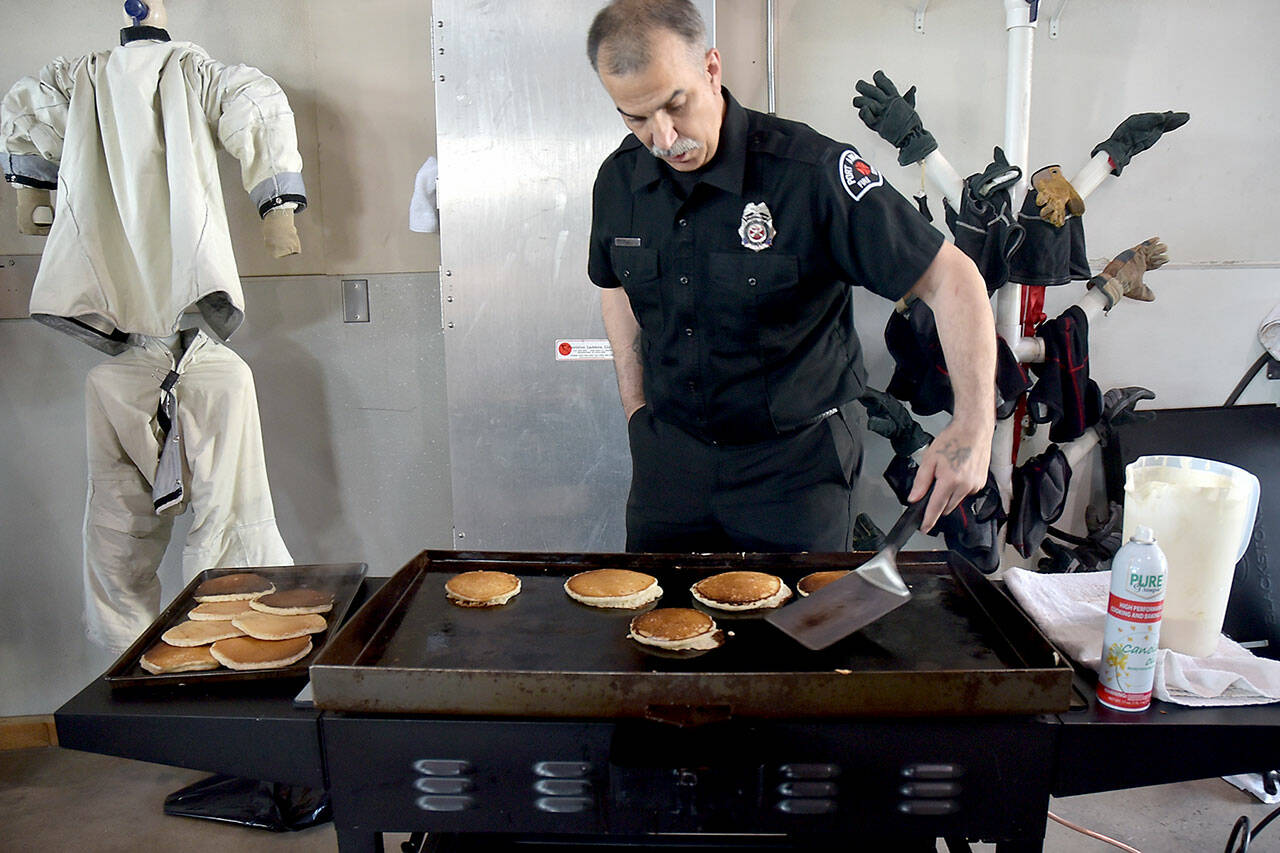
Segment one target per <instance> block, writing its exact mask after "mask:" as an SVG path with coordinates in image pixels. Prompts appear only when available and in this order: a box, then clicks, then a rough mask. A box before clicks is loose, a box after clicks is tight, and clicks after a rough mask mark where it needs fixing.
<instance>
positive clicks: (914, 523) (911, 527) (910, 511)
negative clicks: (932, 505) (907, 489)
mask: <svg viewBox="0 0 1280 853" xmlns="http://www.w3.org/2000/svg"><path fill="white" fill-rule="evenodd" d="M932 494H933V486H930V487H929V491H927V492H925V495H924V497H922V498H921V499H920V500H918V501H916V502H915V503H913V504H911V505H909V506H908V507H907V508H906V509H905V510H904V511H903V513H902V515H901V516H899V517H898V521H897V523H895V524H894V525H893V527H891V528H889V533H888V535H886V536H885V538H884V547H885V548H892V549H893V550H894V551H897V550H899V549H901V548H902V546H903V545H905V544H907V540H908V539H910V538H911V534H913V533H915V532H916V531H917V530H919V529H920V522H921V521H923V520H924V510H925V507H926V506H927V505H928V503H929V497H930V495H932Z"/></svg>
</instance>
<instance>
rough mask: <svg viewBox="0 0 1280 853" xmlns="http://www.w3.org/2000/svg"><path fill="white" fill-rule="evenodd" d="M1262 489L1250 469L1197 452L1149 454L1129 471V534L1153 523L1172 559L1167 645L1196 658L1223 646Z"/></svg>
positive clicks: (1126, 509) (1126, 522)
mask: <svg viewBox="0 0 1280 853" xmlns="http://www.w3.org/2000/svg"><path fill="white" fill-rule="evenodd" d="M1259 491H1260V489H1259V484H1258V478H1257V477H1255V476H1254V475H1253V474H1250V473H1249V472H1248V471H1245V470H1244V469H1243V468H1237V467H1236V466H1234V465H1227V464H1226V463H1224V462H1215V461H1213V460H1211V459H1198V458H1196V457H1193V456H1143V457H1140V458H1138V459H1137V460H1136V461H1134V462H1132V463H1130V465H1129V466H1128V467H1127V468H1126V469H1125V484H1124V539H1125V541H1128V540H1129V539H1130V538H1131V537H1132V536H1133V534H1134V532H1135V531H1136V530H1137V529H1138V526H1139V525H1143V526H1146V527H1150V528H1151V530H1152V531H1153V532H1154V533H1155V536H1156V538H1157V539H1158V540H1159V541H1160V547H1161V549H1162V550H1163V551H1164V554H1165V557H1166V559H1167V560H1168V563H1169V580H1168V592H1167V595H1166V597H1165V603H1164V622H1163V625H1162V627H1161V629H1160V647H1161V648H1165V649H1172V650H1174V651H1176V652H1181V653H1183V654H1188V655H1194V656H1196V657H1205V656H1207V655H1210V654H1213V651H1214V649H1215V648H1217V645H1218V635H1219V634H1220V633H1221V632H1222V620H1223V617H1224V616H1225V615H1226V612H1227V599H1228V597H1229V596H1230V594H1231V581H1232V579H1233V578H1234V577H1235V568H1236V563H1238V562H1239V561H1240V558H1241V557H1242V556H1244V552H1245V549H1246V548H1247V547H1248V546H1249V540H1250V538H1251V537H1252V535H1253V523H1254V519H1255V517H1256V516H1257V513H1258V495H1259Z"/></svg>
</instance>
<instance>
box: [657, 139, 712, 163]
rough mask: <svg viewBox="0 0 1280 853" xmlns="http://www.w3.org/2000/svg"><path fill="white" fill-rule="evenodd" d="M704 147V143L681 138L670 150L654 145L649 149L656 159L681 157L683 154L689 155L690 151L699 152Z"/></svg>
mask: <svg viewBox="0 0 1280 853" xmlns="http://www.w3.org/2000/svg"><path fill="white" fill-rule="evenodd" d="M701 147H702V143H700V142H698V141H697V140H694V139H689V138H688V137H684V136H682V137H680V138H679V139H677V140H676V141H675V143H674V144H673V145H672V146H671V147H670V148H659V147H658V146H657V145H654V146H652V147H650V148H649V153H650V154H652V155H653V156H654V157H659V158H663V157H679V156H680V155H681V154H687V153H689V152H690V151H697V150H698V149H699V148H701Z"/></svg>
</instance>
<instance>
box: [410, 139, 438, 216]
mask: <svg viewBox="0 0 1280 853" xmlns="http://www.w3.org/2000/svg"><path fill="white" fill-rule="evenodd" d="M439 174H440V167H439V165H438V164H437V163H436V158H435V157H428V158H427V161H426V162H425V163H423V164H422V166H421V167H420V168H419V169H418V174H417V175H415V176H414V178H413V197H412V198H410V199H409V230H410V231H417V232H419V233H422V234H430V233H432V232H435V231H439V230H440V216H439V214H438V213H436V210H437V207H438V205H437V204H436V180H437V178H438V177H439Z"/></svg>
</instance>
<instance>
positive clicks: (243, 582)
mask: <svg viewBox="0 0 1280 853" xmlns="http://www.w3.org/2000/svg"><path fill="white" fill-rule="evenodd" d="M275 591H276V587H275V584H273V583H272V582H271V581H269V580H267V579H266V578H264V577H263V576H262V575H255V574H254V573H253V572H237V573H236V574H234V575H222V576H221V577H216V578H209V579H208V580H207V581H205V582H204V583H202V584H200V585H199V586H198V587H196V591H195V599H196V601H200V602H204V601H248V600H249V599H251V598H257V597H258V596H260V595H266V594H267V593H269V592H275Z"/></svg>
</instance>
